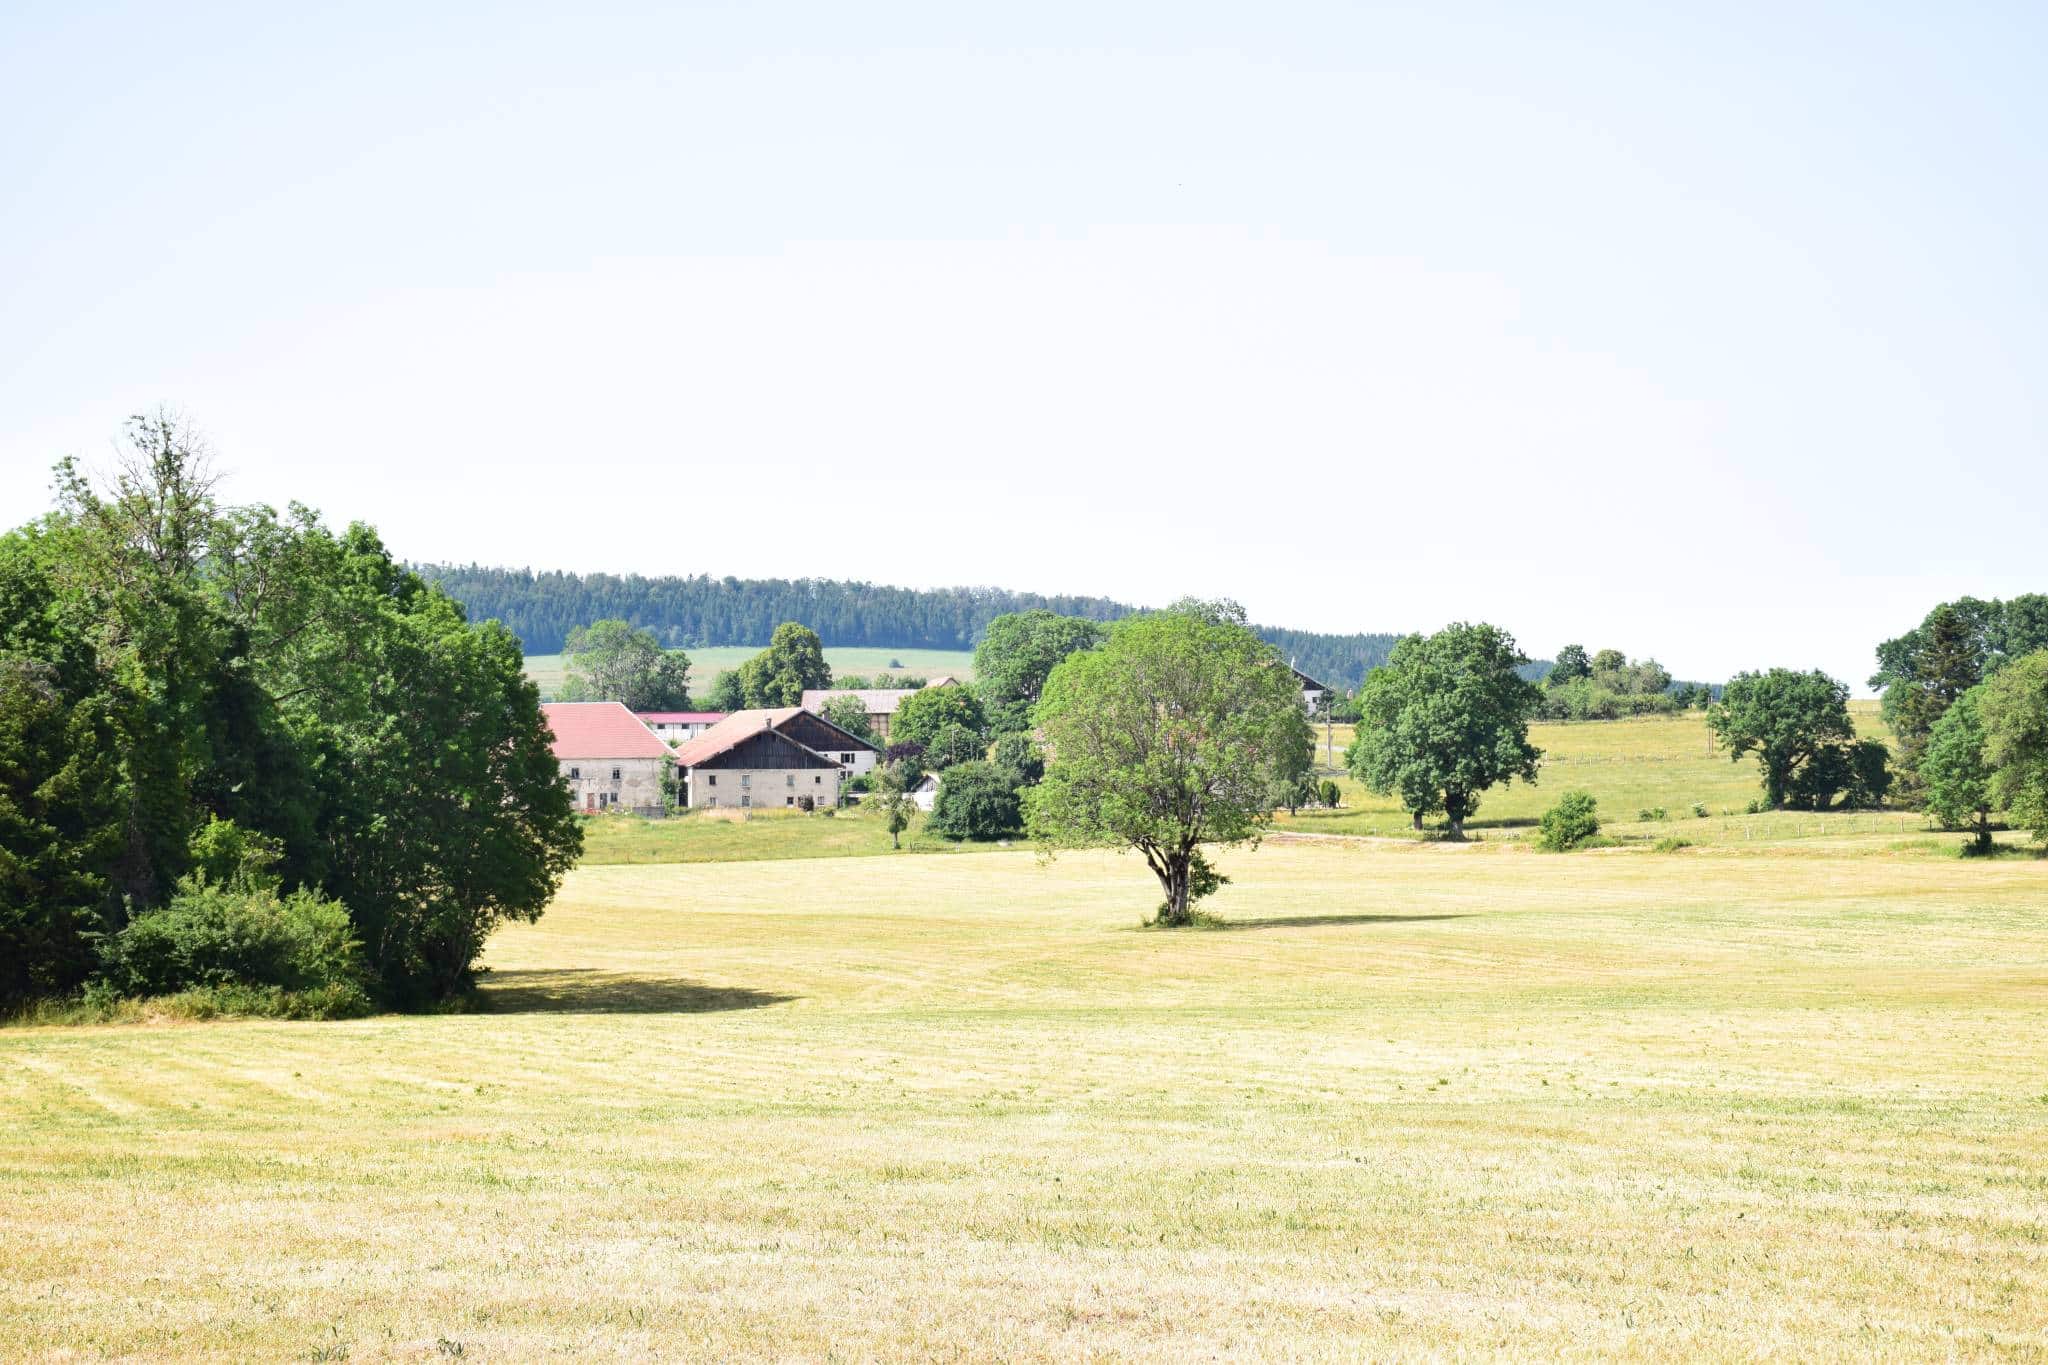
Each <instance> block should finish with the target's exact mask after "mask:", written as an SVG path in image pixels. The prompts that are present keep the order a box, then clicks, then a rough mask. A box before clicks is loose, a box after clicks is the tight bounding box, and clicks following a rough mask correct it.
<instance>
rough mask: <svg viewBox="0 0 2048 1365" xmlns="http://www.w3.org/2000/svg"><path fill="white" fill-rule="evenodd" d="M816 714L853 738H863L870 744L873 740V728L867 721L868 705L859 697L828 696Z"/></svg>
mask: <svg viewBox="0 0 2048 1365" xmlns="http://www.w3.org/2000/svg"><path fill="white" fill-rule="evenodd" d="M818 714H819V715H821V716H823V717H824V718H825V719H826V720H829V721H831V722H832V723H833V724H834V725H836V726H838V727H839V728H840V729H842V730H844V731H846V733H847V734H849V735H852V736H853V737H854V738H855V739H864V740H867V741H868V742H869V743H870V744H872V743H873V742H874V739H875V732H874V728H873V727H872V726H871V725H870V724H869V723H868V705H867V703H866V702H864V701H862V700H861V699H860V698H859V697H855V696H850V695H849V696H843V697H828V698H826V700H825V705H824V706H823V707H821V708H820V709H819V712H818Z"/></svg>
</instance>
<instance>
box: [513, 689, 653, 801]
mask: <svg viewBox="0 0 2048 1365" xmlns="http://www.w3.org/2000/svg"><path fill="white" fill-rule="evenodd" d="M540 711H541V715H542V717H543V718H544V719H545V720H546V721H547V723H548V729H549V730H550V731H552V732H553V734H554V751H555V761H556V762H557V763H559V764H561V765H562V780H563V781H565V782H567V783H568V784H569V795H570V799H571V801H572V802H573V803H574V805H575V807H576V809H577V810H580V811H593V812H595V811H614V810H617V811H631V812H632V813H633V814H635V815H655V816H658V815H662V814H664V813H665V811H666V807H665V806H664V804H663V802H662V799H661V783H662V778H663V776H664V775H665V774H666V773H667V771H668V769H669V766H670V765H671V764H672V763H673V762H674V761H675V758H674V755H672V754H671V753H670V752H669V748H668V746H667V745H666V744H663V743H662V742H661V741H660V740H659V739H657V738H655V735H654V731H652V730H650V729H648V728H647V727H646V726H645V725H643V724H641V723H640V718H639V717H638V716H635V715H634V714H633V713H632V712H631V711H628V710H627V709H626V708H625V707H624V706H622V705H621V704H619V703H618V702H615V701H556V702H548V703H545V704H544V705H542V707H541V708H540Z"/></svg>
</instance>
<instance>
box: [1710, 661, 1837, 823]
mask: <svg viewBox="0 0 2048 1365" xmlns="http://www.w3.org/2000/svg"><path fill="white" fill-rule="evenodd" d="M1707 725H1708V727H1709V728H1710V729H1711V730H1712V731H1713V732H1714V737H1715V738H1716V739H1717V740H1719V741H1720V743H1721V747H1722V748H1724V749H1726V750H1727V751H1728V757H1729V759H1730V761H1733V762H1740V761H1741V760H1742V758H1743V757H1744V755H1747V754H1751V753H1754V754H1755V755H1756V756H1757V765H1758V767H1759V768H1760V769H1761V770H1762V773H1763V785H1764V800H1765V801H1766V802H1767V803H1768V804H1769V805H1771V806H1773V807H1778V806H1783V805H1786V804H1787V803H1788V802H1795V798H1796V802H1795V803H1796V804H1800V805H1809V806H1810V805H1816V804H1818V805H1825V804H1826V803H1827V800H1828V799H1829V798H1831V797H1832V795H1833V792H1826V793H1825V794H1823V793H1822V791H1821V790H1820V788H1822V787H1824V786H1825V785H1826V784H1825V782H1820V781H1816V780H1815V775H1816V774H1818V773H1823V772H1832V771H1834V770H1835V769H1836V768H1837V767H1839V766H1842V765H1840V764H1838V763H1837V761H1836V755H1838V754H1839V752H1840V751H1841V750H1842V749H1843V748H1845V747H1846V746H1849V745H1852V744H1854V743H1855V740H1856V726H1855V724H1854V723H1853V722H1851V720H1850V719H1849V688H1848V685H1847V684H1846V683H1840V682H1837V681H1835V680H1834V679H1833V678H1830V677H1829V676H1828V675H1827V674H1825V673H1822V672H1820V671H1819V670H1818V669H1816V670H1814V671H1813V672H1810V673H1800V672H1796V671H1794V670H1792V669H1789V668H1774V669H1771V670H1770V671H1769V672H1767V673H1738V674H1737V675H1736V676H1735V677H1734V678H1733V679H1732V680H1731V681H1730V682H1729V683H1728V686H1727V687H1726V688H1725V689H1724V690H1723V691H1722V693H1721V700H1720V701H1719V702H1718V703H1717V704H1716V705H1715V706H1713V707H1712V708H1711V709H1710V710H1709V711H1708V712H1707ZM1836 790H1839V788H1836Z"/></svg>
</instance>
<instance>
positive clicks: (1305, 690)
mask: <svg viewBox="0 0 2048 1365" xmlns="http://www.w3.org/2000/svg"><path fill="white" fill-rule="evenodd" d="M1288 668H1289V670H1290V671H1291V672H1292V673H1293V674H1294V680H1295V681H1296V682H1297V683H1300V684H1301V704H1302V706H1303V707H1305V708H1307V710H1308V713H1309V714H1310V715H1311V716H1313V715H1317V714H1320V713H1321V711H1322V709H1323V707H1324V706H1325V705H1326V704H1327V703H1329V702H1332V701H1334V700H1336V696H1337V694H1336V693H1335V692H1333V691H1331V690H1330V688H1329V687H1327V686H1326V685H1324V684H1323V683H1319V682H1317V681H1316V680H1315V679H1314V678H1311V677H1310V676H1309V675H1308V674H1306V673H1304V672H1302V671H1301V670H1300V669H1298V668H1295V667H1294V666H1293V665H1292V664H1289V665H1288Z"/></svg>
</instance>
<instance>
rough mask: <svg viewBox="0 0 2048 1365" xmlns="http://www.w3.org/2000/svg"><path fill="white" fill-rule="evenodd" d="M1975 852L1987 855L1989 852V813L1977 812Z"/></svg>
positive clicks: (1984, 811)
mask: <svg viewBox="0 0 2048 1365" xmlns="http://www.w3.org/2000/svg"><path fill="white" fill-rule="evenodd" d="M1977 851H1978V852H1979V853H1989V852H1990V851H1991V812H1990V811H1986V810H1980V811H1978V812H1977Z"/></svg>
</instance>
